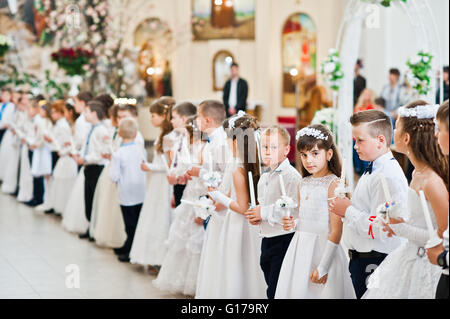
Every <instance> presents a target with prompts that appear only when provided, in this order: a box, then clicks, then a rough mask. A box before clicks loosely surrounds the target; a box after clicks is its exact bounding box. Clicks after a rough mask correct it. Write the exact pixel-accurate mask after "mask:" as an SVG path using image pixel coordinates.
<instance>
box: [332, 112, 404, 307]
mask: <svg viewBox="0 0 450 319" xmlns="http://www.w3.org/2000/svg"><path fill="white" fill-rule="evenodd" d="M350 122H351V123H352V125H353V136H354V138H355V140H356V144H355V150H356V152H357V153H358V155H359V157H360V158H361V159H362V160H363V161H368V162H371V164H370V165H369V167H368V168H367V169H366V172H365V173H364V175H363V176H362V177H361V179H360V180H359V182H358V185H357V186H356V189H355V191H354V193H353V197H352V200H351V201H350V199H348V198H336V199H334V200H333V201H332V202H331V203H330V211H331V212H333V213H334V214H336V215H338V216H340V217H343V218H344V230H343V236H342V240H343V243H344V245H345V247H347V248H348V249H349V256H350V265H349V270H350V273H351V277H352V281H353V287H354V288H355V292H356V297H357V298H358V299H360V298H361V297H362V296H363V295H364V293H365V292H366V290H367V286H366V280H367V277H368V276H369V275H370V274H371V273H372V272H373V271H374V270H375V269H376V268H377V267H378V266H379V265H380V264H381V263H382V262H383V260H384V259H385V258H386V256H387V255H388V254H389V253H391V252H392V251H393V250H395V249H396V248H397V247H398V246H399V245H400V244H401V238H398V237H391V238H388V237H387V233H386V232H384V231H383V225H382V224H381V223H374V222H373V221H374V219H375V217H376V216H377V211H378V208H379V207H380V205H382V204H384V203H385V202H386V198H385V193H384V191H383V186H382V179H381V177H380V174H383V175H384V177H385V179H386V182H387V184H388V187H389V191H390V194H391V197H392V201H394V202H395V203H396V205H400V207H401V208H399V209H398V211H401V212H406V205H407V200H408V182H407V180H406V177H405V174H404V172H403V170H402V168H401V167H400V165H399V164H398V162H397V161H396V160H395V158H394V156H393V155H392V152H391V151H390V148H389V147H390V145H391V140H392V124H391V120H390V118H389V117H388V116H387V115H386V114H385V113H384V112H381V111H376V110H370V111H364V112H358V113H355V114H354V115H353V116H352V117H351V118H350ZM397 208H398V207H397ZM400 217H403V218H406V216H400Z"/></svg>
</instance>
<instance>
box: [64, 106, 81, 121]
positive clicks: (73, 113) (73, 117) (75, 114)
mask: <svg viewBox="0 0 450 319" xmlns="http://www.w3.org/2000/svg"><path fill="white" fill-rule="evenodd" d="M66 110H67V112H69V113H70V112H72V122H75V121H76V120H77V118H78V116H80V115H79V114H78V113H77V112H76V111H75V107H74V106H73V105H72V104H70V103H66Z"/></svg>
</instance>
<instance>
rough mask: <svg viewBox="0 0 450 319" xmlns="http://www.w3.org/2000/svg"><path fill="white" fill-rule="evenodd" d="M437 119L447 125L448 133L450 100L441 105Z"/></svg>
mask: <svg viewBox="0 0 450 319" xmlns="http://www.w3.org/2000/svg"><path fill="white" fill-rule="evenodd" d="M436 119H438V120H439V121H441V122H443V123H445V126H446V127H447V131H448V100H446V101H444V103H442V104H441V107H440V108H439V110H438V112H437V114H436Z"/></svg>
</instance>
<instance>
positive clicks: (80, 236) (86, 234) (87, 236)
mask: <svg viewBox="0 0 450 319" xmlns="http://www.w3.org/2000/svg"><path fill="white" fill-rule="evenodd" d="M78 238H80V239H87V238H90V236H89V232H87V233H85V234H80V235H78Z"/></svg>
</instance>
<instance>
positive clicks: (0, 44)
mask: <svg viewBox="0 0 450 319" xmlns="http://www.w3.org/2000/svg"><path fill="white" fill-rule="evenodd" d="M12 45H13V41H12V39H11V38H10V37H8V36H6V35H3V34H0V57H2V56H3V55H5V53H6V51H8V50H9V48H10V47H11V46H12Z"/></svg>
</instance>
